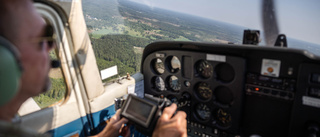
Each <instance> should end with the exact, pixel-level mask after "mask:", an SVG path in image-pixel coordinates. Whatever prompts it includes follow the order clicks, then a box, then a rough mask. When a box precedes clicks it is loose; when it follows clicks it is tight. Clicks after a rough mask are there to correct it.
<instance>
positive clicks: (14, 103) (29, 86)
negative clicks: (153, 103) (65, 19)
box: [0, 0, 187, 137]
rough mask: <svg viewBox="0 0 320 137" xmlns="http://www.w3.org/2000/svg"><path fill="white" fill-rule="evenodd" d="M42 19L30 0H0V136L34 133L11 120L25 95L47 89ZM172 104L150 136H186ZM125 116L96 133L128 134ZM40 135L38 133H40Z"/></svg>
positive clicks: (183, 119)
mask: <svg viewBox="0 0 320 137" xmlns="http://www.w3.org/2000/svg"><path fill="white" fill-rule="evenodd" d="M47 28H48V27H47V26H46V23H45V22H44V20H43V19H42V18H41V16H40V15H39V14H38V13H37V12H36V10H35V8H34V6H33V2H32V1H31V0H1V1H0V63H1V65H0V136H29V135H30V136H31V135H32V136H37V135H40V134H38V133H37V132H34V131H32V130H29V129H27V128H26V127H22V126H19V125H17V124H14V123H12V119H13V118H14V117H15V115H16V114H17V112H18V109H19V108H20V106H21V105H22V104H23V102H24V101H26V100H27V99H28V98H30V97H33V96H36V95H39V94H40V93H43V92H45V91H47V90H48V88H49V86H50V80H49V77H48V72H49V69H50V59H49V51H50V50H51V49H53V48H54V44H52V42H49V41H50V40H51V39H50V38H48V36H47V35H46V34H45V32H46V29H47ZM176 108H177V106H176V105H175V104H173V105H171V106H170V107H167V108H165V109H164V112H163V115H162V116H161V117H160V118H159V120H158V123H157V126H156V128H155V130H154V133H153V136H154V137H171V136H172V137H173V136H175V137H178V136H180V137H187V132H186V125H187V122H186V114H185V113H184V112H180V111H179V112H177V113H176V114H175V115H174V116H173V114H174V112H175V110H176ZM127 122H128V120H127V119H125V118H122V119H120V116H119V111H118V112H117V113H116V114H115V115H114V116H113V117H112V118H111V121H110V122H109V124H108V125H107V126H106V127H105V128H104V129H103V131H101V132H100V133H99V134H98V135H96V136H108V137H116V136H119V135H122V136H129V135H130V131H129V128H128V127H124V126H123V125H124V124H126V123H127ZM40 136H41V135H40Z"/></svg>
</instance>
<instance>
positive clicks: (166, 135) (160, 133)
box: [152, 103, 188, 137]
mask: <svg viewBox="0 0 320 137" xmlns="http://www.w3.org/2000/svg"><path fill="white" fill-rule="evenodd" d="M176 109H177V105H176V104H174V103H173V104H172V105H171V106H170V107H166V108H165V109H164V110H163V113H162V115H161V117H160V118H159V120H158V123H157V125H156V127H155V129H154V132H153V134H152V137H187V136H188V135H187V120H186V117H187V114H186V113H185V112H183V111H178V112H177V113H176V115H174V116H173V114H174V113H175V111H176ZM172 116H173V117H172Z"/></svg>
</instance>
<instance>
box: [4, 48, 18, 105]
mask: <svg viewBox="0 0 320 137" xmlns="http://www.w3.org/2000/svg"><path fill="white" fill-rule="evenodd" d="M0 64H1V65H0V106H2V105H4V104H6V103H8V101H10V100H11V99H12V98H13V97H14V96H15V95H16V93H17V92H18V89H19V84H20V77H21V69H20V68H19V63H18V62H17V59H16V58H15V56H14V55H13V53H12V52H11V51H10V50H9V49H7V48H6V47H4V46H0Z"/></svg>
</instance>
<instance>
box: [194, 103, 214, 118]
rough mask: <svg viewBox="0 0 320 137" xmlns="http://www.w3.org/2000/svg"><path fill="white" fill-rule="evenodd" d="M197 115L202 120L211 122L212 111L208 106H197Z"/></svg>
mask: <svg viewBox="0 0 320 137" xmlns="http://www.w3.org/2000/svg"><path fill="white" fill-rule="evenodd" d="M195 109H196V115H197V116H198V117H199V118H200V119H201V120H204V121H206V120H209V119H210V116H211V110H210V108H209V107H208V106H207V105H206V104H202V103H201V104H198V105H197V106H196V108H195Z"/></svg>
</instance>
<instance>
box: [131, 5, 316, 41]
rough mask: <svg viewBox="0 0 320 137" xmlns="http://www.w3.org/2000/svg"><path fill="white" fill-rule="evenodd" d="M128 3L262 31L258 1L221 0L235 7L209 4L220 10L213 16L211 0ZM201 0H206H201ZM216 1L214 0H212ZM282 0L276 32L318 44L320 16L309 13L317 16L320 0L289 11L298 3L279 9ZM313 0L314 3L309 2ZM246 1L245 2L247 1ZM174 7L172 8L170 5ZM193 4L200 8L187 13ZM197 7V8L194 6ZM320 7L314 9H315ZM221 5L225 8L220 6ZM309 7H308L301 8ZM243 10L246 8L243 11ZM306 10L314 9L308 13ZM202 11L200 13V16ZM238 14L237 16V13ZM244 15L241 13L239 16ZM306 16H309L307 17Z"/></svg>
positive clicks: (276, 6) (277, 14)
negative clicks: (233, 0)
mask: <svg viewBox="0 0 320 137" xmlns="http://www.w3.org/2000/svg"><path fill="white" fill-rule="evenodd" d="M129 1H131V2H135V3H139V4H142V5H146V6H148V7H150V8H151V9H153V8H159V9H164V10H169V11H174V12H179V13H185V14H189V15H194V16H198V17H203V18H206V19H210V20H213V21H218V22H223V23H227V24H232V25H236V26H239V27H245V28H247V29H258V30H260V31H261V32H263V29H262V22H261V19H260V18H259V17H261V15H260V9H261V8H260V6H259V5H258V4H259V2H260V1H254V0H249V1H250V3H249V5H246V4H245V3H243V2H236V3H237V4H230V3H232V2H230V1H228V2H223V1H219V3H221V4H222V5H228V6H235V5H237V6H236V7H232V8H231V7H230V8H228V10H229V9H233V10H232V11H228V10H226V9H225V8H224V7H223V6H220V7H219V6H217V7H215V8H217V9H214V8H211V7H210V10H213V11H215V10H216V11H218V10H221V11H219V15H215V14H210V15H212V16H208V14H207V13H204V12H207V11H208V5H210V4H212V3H213V2H214V1H210V2H209V4H206V5H202V6H205V7H203V8H199V6H200V5H199V3H195V2H191V3H192V4H191V3H188V2H186V1H188V0H184V1H183V2H184V4H181V3H182V0H177V1H170V2H168V1H167V0H163V1H161V2H160V1H155V0H129ZM201 1H202V2H204V1H206V2H208V1H207V0H201ZM166 2H167V3H171V4H170V5H169V6H168V5H167V3H166ZM215 2H216V1H215ZM284 2H285V0H284V1H281V2H279V1H275V9H276V10H278V12H276V16H277V22H278V28H279V34H285V35H286V36H287V37H289V38H293V39H296V40H300V41H305V42H308V43H311V44H316V45H320V39H319V38H320V27H318V25H317V24H320V17H319V18H311V16H312V15H313V16H319V15H317V14H316V12H315V11H319V12H318V13H320V6H317V4H314V3H316V2H317V3H319V5H320V1H315V0H313V1H311V2H309V3H307V4H305V5H303V6H300V7H302V8H300V9H299V8H295V10H294V11H292V10H290V8H293V7H294V5H297V4H300V5H301V3H300V2H297V1H295V2H292V3H290V4H289V6H287V5H288V4H287V5H285V6H287V8H286V9H281V8H278V7H280V6H283V5H284V4H285V3H284ZM312 2H313V4H311V3H312ZM177 4H178V5H180V6H176V5H177ZM247 4H248V3H247ZM308 4H309V5H310V4H311V5H313V6H309V7H306V5H308ZM170 6H173V7H174V8H173V7H170ZM188 6H189V7H190V6H191V7H192V6H193V7H195V8H194V9H199V10H200V11H198V12H193V11H196V10H191V11H192V12H190V10H188V12H187V11H186V9H188V8H186V7H188ZM197 6H198V7H197ZM241 6H247V7H250V8H251V9H250V8H247V9H246V8H243V7H242V8H239V7H241ZM318 7H319V9H316V8H318ZM222 8H224V9H222ZM306 8H308V10H304V9H306ZM243 9H245V10H243ZM309 9H310V10H309ZM225 11H227V13H224V12H225ZM290 11H291V12H294V13H292V14H288V12H290ZM309 11H313V12H311V14H310V12H309ZM234 12H237V14H236V15H234ZM220 13H224V15H222V14H221V15H220ZM295 13H296V14H297V15H299V16H298V18H299V17H300V18H303V20H298V19H297V16H294V14H295ZM307 13H309V14H308V16H304V15H305V14H307ZM199 14H201V15H199ZM239 15H240V16H239ZM241 15H244V16H241ZM218 16H222V17H218ZM248 17H250V19H251V20H249V19H248ZM308 17H309V18H308Z"/></svg>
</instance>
